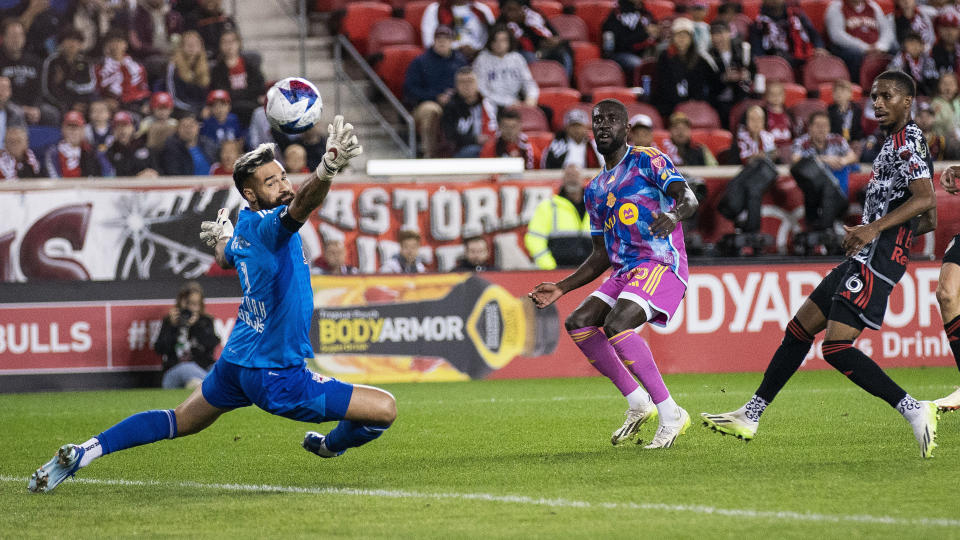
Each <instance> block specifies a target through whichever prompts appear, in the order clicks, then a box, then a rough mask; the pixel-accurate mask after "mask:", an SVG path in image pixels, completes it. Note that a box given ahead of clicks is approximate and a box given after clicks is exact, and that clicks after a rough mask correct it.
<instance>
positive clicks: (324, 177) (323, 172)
mask: <svg viewBox="0 0 960 540" xmlns="http://www.w3.org/2000/svg"><path fill="white" fill-rule="evenodd" d="M362 153H363V147H362V146H360V143H359V142H358V141H357V136H356V135H354V134H353V125H351V124H349V123H348V124H344V123H343V117H342V116H340V115H339V114H338V115H337V116H336V117H335V118H334V119H333V123H332V124H329V125H327V151H326V153H324V154H323V159H321V160H320V165H318V166H317V170H315V171H313V173H311V174H310V176H309V177H308V178H307V180H306V181H305V182H304V183H303V184H302V185H301V186H300V189H299V190H298V191H297V194H296V195H295V196H294V197H293V201H292V202H291V203H290V206H289V209H288V212H289V213H290V217H292V218H293V219H295V220H297V221H298V222H300V223H306V221H307V219H308V218H309V217H310V214H311V213H312V212H313V211H314V210H316V209H317V208H319V207H320V205H321V204H323V200H324V199H325V198H326V197H327V192H328V191H330V182H331V180H333V177H334V176H336V174H337V173H338V172H340V170H341V169H343V168H344V167H346V166H347V164H348V163H349V162H350V160H351V159H353V158H355V157H357V156H359V155H360V154H362Z"/></svg>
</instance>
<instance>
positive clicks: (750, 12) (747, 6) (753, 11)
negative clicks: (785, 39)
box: [741, 0, 763, 21]
mask: <svg viewBox="0 0 960 540" xmlns="http://www.w3.org/2000/svg"><path fill="white" fill-rule="evenodd" d="M761 4H763V1H762V0H743V2H741V5H742V7H743V11H742V13H741V15H746V16H747V17H748V18H749V19H750V20H751V21H752V20H754V19H756V18H757V16H758V15H760V6H761Z"/></svg>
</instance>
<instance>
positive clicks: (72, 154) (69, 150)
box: [45, 111, 103, 178]
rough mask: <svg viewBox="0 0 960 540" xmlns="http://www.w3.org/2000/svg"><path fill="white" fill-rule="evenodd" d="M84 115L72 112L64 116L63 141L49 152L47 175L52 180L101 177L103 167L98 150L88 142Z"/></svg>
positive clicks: (46, 160)
mask: <svg viewBox="0 0 960 540" xmlns="http://www.w3.org/2000/svg"><path fill="white" fill-rule="evenodd" d="M85 125H86V122H84V120H83V115H82V114H80V113H79V112H77V111H70V112H68V113H67V114H65V115H64V116H63V126H61V130H62V131H63V139H62V140H61V141H60V142H58V143H57V144H55V145H53V146H51V147H50V149H49V150H47V156H46V159H45V162H46V168H47V174H48V175H50V177H51V178H83V177H87V176H101V175H102V174H103V166H102V164H101V162H100V159H99V158H98V156H97V152H96V150H94V149H93V147H92V146H90V143H88V142H87V141H86V138H85V134H84V129H83V128H84V127H85Z"/></svg>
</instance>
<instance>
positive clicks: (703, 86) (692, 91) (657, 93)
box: [653, 44, 711, 117]
mask: <svg viewBox="0 0 960 540" xmlns="http://www.w3.org/2000/svg"><path fill="white" fill-rule="evenodd" d="M690 49H691V54H693V55H695V59H694V61H693V63H692V65H691V64H688V63H687V62H685V61H684V60H683V59H682V58H680V57H679V56H678V55H677V54H676V53H675V52H674V50H673V48H672V47H671V48H669V49H666V50H665V51H663V52H661V53H660V57H659V58H657V76H656V77H654V80H655V85H654V89H653V96H654V101H653V103H655V104H656V105H657V107H658V108H659V109H660V114H661V115H662V116H664V117H666V116H669V115H670V113H671V112H672V111H673V108H674V107H675V106H676V105H677V104H678V103H682V102H684V101H690V100H694V99H696V100H706V99H707V98H708V97H709V95H710V94H709V92H710V88H709V81H710V73H711V70H710V66H709V65H708V64H707V61H706V60H704V59H703V57H702V56H700V55H699V53H697V50H696V45H692V44H691V45H690Z"/></svg>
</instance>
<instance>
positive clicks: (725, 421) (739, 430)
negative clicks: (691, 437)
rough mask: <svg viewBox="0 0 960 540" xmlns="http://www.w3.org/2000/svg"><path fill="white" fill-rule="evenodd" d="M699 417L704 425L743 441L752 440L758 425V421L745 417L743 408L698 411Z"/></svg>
mask: <svg viewBox="0 0 960 540" xmlns="http://www.w3.org/2000/svg"><path fill="white" fill-rule="evenodd" d="M700 418H702V419H703V425H704V426H705V427H708V428H710V429H712V430H713V431H716V432H717V433H719V434H721V435H733V436H734V437H736V438H738V439H741V440H744V441H750V440H752V439H753V438H754V437H755V436H756V435H757V427H758V426H759V425H760V423H759V422H754V421H752V420H750V419H749V418H747V417H746V415H745V414H744V411H743V409H737V410H735V411H733V412H728V413H720V414H710V413H700Z"/></svg>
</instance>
